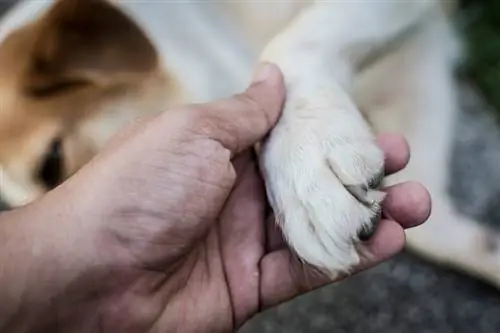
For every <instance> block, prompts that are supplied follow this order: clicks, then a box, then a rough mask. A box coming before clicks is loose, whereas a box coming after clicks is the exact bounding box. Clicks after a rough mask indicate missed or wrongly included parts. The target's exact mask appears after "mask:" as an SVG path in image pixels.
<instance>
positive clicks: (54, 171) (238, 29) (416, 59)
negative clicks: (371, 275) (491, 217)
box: [0, 0, 500, 287]
mask: <svg viewBox="0 0 500 333" xmlns="http://www.w3.org/2000/svg"><path fill="white" fill-rule="evenodd" d="M448 4H450V2H449V1H442V2H441V1H437V0H436V1H425V0H416V1H403V0H401V1H383V0H380V1H378V0H375V1H352V2H349V1H329V2H322V1H317V2H314V1H291V0H290V1H277V2H274V1H269V2H261V1H258V0H255V1H241V2H240V1H230V0H226V1H219V2H208V1H207V2H199V1H194V2H191V1H188V0H186V1H181V2H168V1H165V2H158V1H151V2H147V1H137V2H130V1H123V2H119V1H116V2H114V3H111V2H108V1H105V0H59V1H29V0H28V1H22V2H21V3H19V4H18V5H17V6H16V7H15V8H14V9H13V10H11V11H10V12H9V13H8V14H7V15H6V16H5V17H4V18H3V19H2V21H0V40H1V44H0V73H1V77H0V166H1V168H2V170H1V171H2V173H1V175H2V179H1V184H0V194H1V197H2V199H4V200H6V201H7V202H8V203H9V204H10V205H11V206H19V205H23V204H25V203H27V202H30V201H32V200H34V199H36V198H37V197H39V196H40V195H42V194H43V193H44V192H46V191H47V190H49V189H51V188H52V187H54V186H56V185H57V184H58V183H59V182H61V181H63V180H64V179H65V178H67V177H69V176H70V175H71V174H72V173H74V172H75V171H76V170H78V169H79V168H80V167H81V166H82V165H83V164H85V163H86V162H88V161H89V159H91V158H92V156H94V155H95V154H96V153H97V152H98V151H99V150H100V149H101V147H102V146H103V145H104V144H105V143H106V142H107V140H108V139H109V138H110V136H112V135H113V134H114V133H115V132H116V131H117V130H118V129H119V128H121V127H122V126H123V125H124V124H126V123H127V122H130V121H132V120H134V119H136V118H137V117H140V116H144V115H145V114H151V113H153V114H154V113H158V112H160V111H162V110H165V109H166V108H167V107H169V106H171V105H175V104H180V103H187V102H203V101H208V100H213V99H215V98H219V97H223V96H227V95H230V94H232V93H236V92H238V91H240V90H242V89H243V88H244V87H245V86H246V84H247V83H248V82H249V79H250V77H251V74H252V70H253V66H254V65H255V64H256V62H257V61H258V60H267V61H271V62H274V63H276V64H278V65H279V66H280V68H281V70H282V71H283V73H284V76H285V79H286V84H287V92H288V95H287V101H286V103H285V107H284V112H283V116H282V118H281V119H280V121H279V123H278V124H277V126H276V127H275V129H274V130H273V131H272V133H271V135H270V137H269V139H268V140H267V141H266V142H265V143H264V144H263V146H262V150H261V153H260V164H261V169H262V173H263V176H264V178H265V181H266V187H267V191H268V197H269V201H270V204H271V206H272V208H273V210H274V212H275V213H276V216H277V220H278V223H279V224H280V226H281V228H282V231H283V233H284V235H285V237H286V239H287V241H288V243H289V244H290V246H291V247H292V248H293V249H294V250H295V252H296V253H297V255H298V256H299V258H301V259H302V260H303V261H305V262H307V263H309V264H311V265H314V266H316V267H317V268H319V269H320V270H322V271H323V272H325V273H326V274H329V275H332V276H334V275H336V274H338V273H339V272H346V271H349V269H350V268H351V267H352V266H353V265H355V264H357V263H358V261H359V257H360V253H359V251H358V248H359V247H358V244H359V241H360V240H359V235H360V233H361V234H363V233H364V234H366V231H370V230H372V229H373V225H372V224H373V222H372V221H374V220H376V219H377V215H378V214H379V210H380V208H379V207H380V202H381V200H382V198H383V195H381V192H379V191H377V189H376V187H377V186H376V185H377V183H378V180H379V179H380V176H381V173H382V169H383V156H382V153H381V151H380V150H379V148H378V147H377V145H376V142H375V140H374V133H376V132H379V131H393V132H401V133H403V134H405V135H406V137H407V138H408V139H409V142H410V145H411V148H412V160H411V162H410V164H409V166H408V167H407V168H406V169H405V170H404V172H401V173H399V174H397V175H396V176H393V177H391V178H389V179H387V182H388V183H393V182H395V181H401V180H406V179H416V180H419V181H421V182H423V183H424V184H425V185H426V186H427V187H428V188H429V189H430V191H431V194H432V196H433V200H434V205H433V214H432V217H431V219H430V221H429V222H428V223H427V224H426V225H424V226H422V227H418V228H415V229H412V230H410V231H408V233H407V239H408V245H409V247H410V248H411V249H412V250H414V251H416V252H417V253H420V254H421V255H423V256H425V257H426V258H428V259H431V260H434V261H438V262H440V263H442V264H447V265H451V266H454V267H455V268H459V269H462V270H465V271H467V272H469V273H470V274H473V275H475V276H478V277H480V278H483V279H486V280H488V281H490V282H491V283H493V284H495V285H497V286H499V287H500V252H496V251H491V248H492V246H491V244H492V243H493V244H497V243H498V242H499V240H500V239H499V235H498V234H496V233H494V232H491V231H490V230H487V229H485V228H484V227H482V226H480V225H479V224H478V223H476V222H474V221H471V220H469V219H468V218H466V217H464V216H462V215H459V214H458V213H457V212H456V210H455V209H454V207H453V205H452V203H451V201H450V198H449V196H448V195H447V191H446V182H447V174H448V172H447V164H448V161H449V157H450V153H451V149H450V148H451V139H452V127H453V124H454V117H455V114H456V112H457V109H458V106H457V100H456V96H455V94H456V90H457V89H456V87H455V81H454V77H453V71H454V65H455V62H456V61H457V60H458V59H459V58H460V53H461V52H460V51H461V48H460V43H459V39H458V38H457V37H456V36H455V33H454V29H453V26H452V24H451V20H450V18H449V17H450V12H452V10H450V8H449V6H447V5H448ZM445 5H446V6H445ZM259 54H260V56H258V55H259ZM360 110H362V111H363V113H361V112H360ZM369 124H370V125H369ZM365 236H366V235H365ZM493 248H494V247H493Z"/></svg>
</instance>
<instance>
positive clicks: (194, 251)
mask: <svg viewBox="0 0 500 333" xmlns="http://www.w3.org/2000/svg"><path fill="white" fill-rule="evenodd" d="M283 98H284V85H283V81H282V76H281V75H280V73H279V70H277V69H276V67H274V66H270V65H269V66H264V67H262V68H261V70H260V71H259V73H258V75H257V76H256V82H255V83H254V84H253V85H252V86H251V87H250V88H249V89H248V90H247V91H246V92H245V93H243V94H241V95H237V96H234V97H232V98H229V99H227V100H221V101H217V102H214V103H210V104H204V105H191V106H186V107H185V108H183V109H182V110H180V109H179V110H170V111H169V112H166V113H164V114H162V115H160V116H158V117H155V118H149V119H144V120H142V121H140V122H138V123H137V124H134V125H133V126H130V127H129V128H127V129H125V130H124V131H123V132H121V133H119V134H118V135H117V136H116V137H115V138H114V139H113V140H112V142H111V143H110V144H109V146H108V147H107V148H106V149H105V150H104V151H102V153H101V154H99V155H98V156H97V157H96V158H95V159H93V160H92V161H91V162H90V163H89V164H88V165H87V166H85V167H84V168H82V169H81V170H80V172H78V173H76V174H75V175H74V176H73V177H72V178H70V179H69V180H68V181H66V182H65V183H64V184H62V185H61V186H59V187H58V188H56V189H55V190H53V191H51V192H49V193H48V194H47V195H45V196H44V197H42V198H41V199H40V200H38V201H36V202H34V203H32V204H30V205H28V206H25V207H22V208H19V209H17V210H13V211H10V212H7V213H4V214H3V215H1V216H0V220H1V221H0V226H1V228H0V263H1V264H2V265H1V266H0V300H1V301H0V331H6V332H7V331H8V332H28V331H29V332H59V331H60V332H96V331H99V332H177V331H182V332H230V331H233V330H235V329H237V328H238V327H240V326H241V325H242V324H243V323H244V322H245V321H247V320H248V319H249V318H251V317H252V316H253V315H255V314H256V313H258V312H259V311H261V310H263V309H266V308H268V307H271V306H274V305H277V304H279V303H282V302H284V301H287V300H289V299H291V298H293V297H296V296H298V295H300V294H303V293H305V292H307V291H310V290H312V289H315V288H318V287H320V286H322V285H325V284H326V283H331V282H332V281H328V280H326V279H325V278H324V277H322V276H321V275H320V274H317V273H316V272H314V271H313V269H312V268H310V267H306V266H303V265H299V264H298V263H297V261H295V260H294V258H293V255H292V254H291V252H290V251H289V250H288V249H287V247H286V245H285V243H284V242H283V240H282V239H281V237H280V235H279V232H278V231H277V229H276V228H275V227H274V224H273V223H272V221H271V220H270V219H269V218H268V217H269V214H268V213H269V209H268V207H267V203H266V197H265V190H264V185H263V183H262V180H261V178H260V176H259V173H258V168H257V164H256V160H255V156H254V155H253V154H252V153H251V151H250V150H249V147H251V146H252V144H254V143H255V142H257V141H258V140H260V139H261V138H263V137H264V136H265V134H266V133H267V132H268V131H269V130H270V128H271V127H272V126H273V124H274V123H275V122H276V120H277V119H278V117H279V113H280V109H281V105H282V103H283ZM379 140H380V145H381V146H382V147H383V149H384V151H385V152H386V171H387V173H388V174H390V173H393V172H396V171H398V170H400V169H401V168H403V167H404V166H405V164H406V163H407V162H408V159H409V150H408V146H407V145H406V142H405V141H404V139H403V138H402V137H400V136H394V135H384V136H381V137H380V138H379ZM386 191H387V193H388V197H387V199H386V201H385V204H384V218H383V220H382V222H381V224H380V227H379V229H378V231H377V232H376V234H375V235H374V237H373V238H372V239H371V240H370V241H368V242H367V243H366V244H365V247H366V251H367V252H368V253H369V254H368V255H366V256H365V260H364V261H363V263H362V265H361V266H360V267H359V268H357V271H360V270H363V269H366V268H367V267H370V266H373V265H376V264H378V263H380V262H381V261H383V260H386V259H388V258H390V257H391V256H393V255H394V254H396V253H397V252H399V251H400V250H401V249H402V248H403V246H404V232H403V229H405V228H409V227H413V226H416V225H419V224H421V223H422V222H424V221H425V220H426V219H427V217H428V216H429V213H430V198H429V194H428V192H427V191H426V190H425V189H424V188H423V187H422V186H421V185H419V184H417V183H404V184H399V185H396V186H393V187H391V188H388V189H386Z"/></svg>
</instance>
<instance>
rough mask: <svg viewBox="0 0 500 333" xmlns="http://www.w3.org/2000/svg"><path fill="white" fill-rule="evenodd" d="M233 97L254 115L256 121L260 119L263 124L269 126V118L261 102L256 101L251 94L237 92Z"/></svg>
mask: <svg viewBox="0 0 500 333" xmlns="http://www.w3.org/2000/svg"><path fill="white" fill-rule="evenodd" d="M235 98H236V100H238V101H240V102H241V103H242V104H243V105H245V109H246V110H248V112H250V113H251V114H253V115H254V116H256V117H257V118H258V121H262V122H263V123H264V125H265V126H269V125H270V124H271V119H270V118H269V116H268V112H267V110H266V107H265V106H264V105H263V103H260V102H258V101H257V100H256V99H255V98H254V97H253V96H251V95H249V94H247V93H242V94H238V95H236V96H235Z"/></svg>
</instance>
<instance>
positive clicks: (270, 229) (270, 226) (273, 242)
mask: <svg viewBox="0 0 500 333" xmlns="http://www.w3.org/2000/svg"><path fill="white" fill-rule="evenodd" d="M264 223H265V224H266V225H265V228H266V253H269V252H273V251H276V250H278V249H282V248H284V247H286V242H285V238H284V237H283V232H282V231H281V228H280V227H279V225H278V222H277V221H276V217H275V216H274V214H270V216H269V217H268V218H267V219H266V221H265V222H264Z"/></svg>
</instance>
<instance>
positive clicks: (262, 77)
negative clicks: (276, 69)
mask: <svg viewBox="0 0 500 333" xmlns="http://www.w3.org/2000/svg"><path fill="white" fill-rule="evenodd" d="M272 67H273V66H272V65H271V64H270V63H268V62H262V63H260V64H259V66H258V67H257V70H256V71H255V74H254V76H253V80H252V83H253V84H255V83H261V82H264V81H266V80H267V78H269V75H270V74H271V72H272V70H273V68H272Z"/></svg>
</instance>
